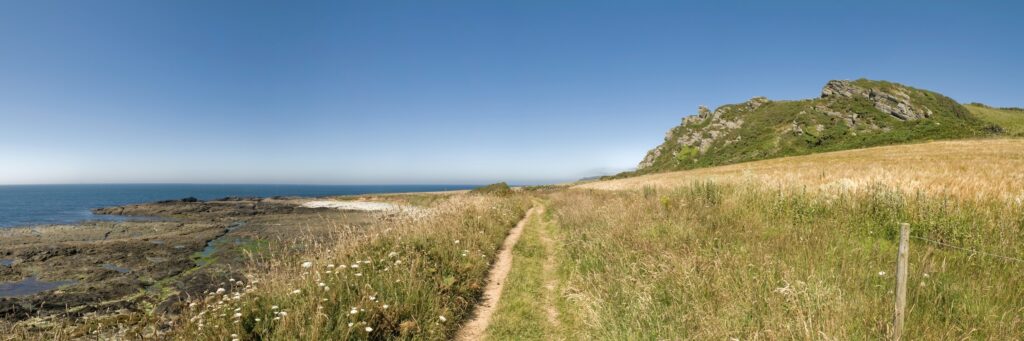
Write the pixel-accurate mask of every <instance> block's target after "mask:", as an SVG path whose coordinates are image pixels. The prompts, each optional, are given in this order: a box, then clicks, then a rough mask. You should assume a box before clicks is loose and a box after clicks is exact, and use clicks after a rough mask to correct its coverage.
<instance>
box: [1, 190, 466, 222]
mask: <svg viewBox="0 0 1024 341" xmlns="http://www.w3.org/2000/svg"><path fill="white" fill-rule="evenodd" d="M472 187H474V186H468V185H344V186H322V185H25V186H21V185H15V186H0V227H11V226H25V225H40V224H67V223H75V222H79V221H83V220H100V219H103V220H110V219H124V218H123V217H113V216H97V215H93V214H92V213H91V212H90V211H89V210H90V209H92V208H98V207H106V206H117V205H126V204H135V203H144V202H151V201H158V200H169V199H181V198H186V197H196V198H199V199H202V200H210V199H218V198H223V197H228V196H237V197H270V196H278V195H281V196H309V197H315V196H325V195H346V194H369V193H396V192H428V191H441V190H456V189H468V188H472Z"/></svg>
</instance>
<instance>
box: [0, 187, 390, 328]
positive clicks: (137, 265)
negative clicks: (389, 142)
mask: <svg viewBox="0 0 1024 341" xmlns="http://www.w3.org/2000/svg"><path fill="white" fill-rule="evenodd" d="M308 201H309V200H308V199H300V198H264V199H261V198H224V199H220V200H214V201H200V200H195V199H192V198H187V199H183V200H171V201H162V202H156V203H148V204H137V205H126V206H119V207H108V208H100V209H96V210H94V213H96V214H104V215H124V216H145V217H157V218H159V219H157V220H151V221H150V220H146V221H121V222H116V221H93V222H84V223H81V224H76V225H52V226H36V227H24V228H7V229H0V330H2V329H3V327H4V326H5V325H6V326H8V327H10V326H11V325H14V324H20V325H26V324H29V325H32V326H33V327H34V328H46V327H47V326H48V325H50V324H54V323H56V322H55V321H63V322H60V323H62V324H66V323H67V321H74V322H76V323H81V322H82V321H87V320H89V319H90V318H99V317H110V316H118V315H129V314H131V313H138V312H144V313H146V314H157V315H173V314H175V313H177V312H178V311H179V310H180V309H181V308H182V306H183V302H185V300H186V299H187V298H189V297H197V296H201V295H203V294H204V293H206V292H208V291H211V290H216V288H217V287H218V286H223V283H225V282H227V281H228V280H229V279H232V278H243V275H244V271H245V270H246V269H247V268H250V267H252V266H254V265H253V261H252V257H251V255H253V254H259V253H261V252H265V251H266V250H267V249H268V248H270V247H271V244H278V245H287V244H288V243H289V242H290V241H294V240H295V239H297V238H302V239H303V240H305V241H309V240H326V239H327V238H330V236H331V235H332V233H334V232H336V230H337V229H338V228H339V227H340V226H343V227H345V228H346V231H349V232H351V231H356V232H357V233H358V231H360V230H363V229H365V227H366V226H368V225H369V224H371V223H372V222H373V221H375V220H376V219H380V218H381V217H382V215H381V214H380V213H379V212H369V211H357V210H342V209H335V208H330V207H307V206H304V205H303V203H305V202H308Z"/></svg>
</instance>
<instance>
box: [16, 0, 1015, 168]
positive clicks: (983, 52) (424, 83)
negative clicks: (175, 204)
mask: <svg viewBox="0 0 1024 341" xmlns="http://www.w3.org/2000/svg"><path fill="white" fill-rule="evenodd" d="M1021 14H1024V8H1022V7H1021V5H1019V4H1016V3H1015V2H1011V1H998V2H995V1H993V2H987V1H970V2H967V1H899V2H891V3H890V2H888V1H877V2H875V1H847V2H844V3H840V2H831V1H827V2H826V1H814V2H790V3H782V2H773V3H772V4H767V3H762V2H755V1H747V2H734V1H706V2H700V3H689V4H687V3H679V2H661V1H630V2H626V1H621V2H605V1H507V2H497V1H365V2H342V1H324V2H289V1H277V2H262V1H205V0H203V1H199V0H196V1H46V0H43V1H3V2H0V184H2V183H7V184H11V183H134V182H147V183H153V182H187V183H323V184H328V183H329V184H368V183H369V184H386V183H486V182H492V181H497V180H505V181H510V182H516V183H543V182H555V181H563V180H573V179H576V178H579V177H583V176H589V175H595V174H602V173H609V172H616V171H620V170H623V169H627V168H630V167H633V166H635V164H636V163H637V162H638V161H639V160H640V159H641V158H642V157H643V155H644V153H645V152H646V151H647V150H648V149H650V148H652V147H654V146H655V145H657V144H658V143H660V142H661V140H662V138H663V136H664V135H663V134H664V132H665V131H666V130H668V129H669V128H671V127H672V126H675V125H677V124H678V123H679V121H680V119H681V118H682V117H683V116H685V115H689V114H692V113H693V112H695V111H696V107H697V106H698V105H701V104H704V105H708V106H711V107H715V106H718V105H722V104H726V103H734V102H740V101H743V100H746V99H748V98H750V97H753V96H767V97H769V98H773V99H798V98H806V97H813V96H816V95H817V94H818V93H819V91H820V88H821V86H822V85H824V83H825V82H826V81H828V80H830V79H855V78H861V77H866V78H872V79H884V80H891V81H896V82H901V83H905V84H908V85H912V86H916V87H921V88H927V89H931V90H935V91H939V92H942V93H944V94H947V95H949V96H951V97H953V98H955V99H957V100H959V101H962V102H967V101H980V102H984V103H988V104H991V105H996V106H1024V96H1022V94H1024V87H1022V86H1021V84H1022V82H1021V80H1022V79H1024V68H1022V63H1021V62H1020V61H1021V60H1024V55H1022V54H1024V53H1022V52H1024V44H1021V37H1024V29H1022V27H1024V26H1022V25H1020V23H1019V18H1020V16H1021Z"/></svg>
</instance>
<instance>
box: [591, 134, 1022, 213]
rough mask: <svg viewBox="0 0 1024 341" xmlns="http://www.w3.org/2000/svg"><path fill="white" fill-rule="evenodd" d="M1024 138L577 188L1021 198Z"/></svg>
mask: <svg viewBox="0 0 1024 341" xmlns="http://www.w3.org/2000/svg"><path fill="white" fill-rule="evenodd" d="M1022 169H1024V140H1021V139H978V140H955V141H938V142H927V143H918V144H906V145H893V146H884V147H875V148H865V149H854V150H845V151H838V152H829V153H819V154H811V155H804V156H794V157H784V158H778V159H770V160H762V161H754V162H746V163H738V164H732V165H726V166H720V167H711V168H700V169H693V170H686V171H677V172H667V173H656V174H649V175H643V176H637V177H631V178H624V179H615V180H609V181H598V182H591V183H585V184H581V185H579V186H576V187H577V188H589V189H603V190H630V189H640V188H643V187H646V186H653V187H656V188H673V187H679V186H685V185H688V184H690V183H692V182H695V181H713V182H716V183H720V184H746V185H749V186H754V187H764V188H769V189H780V188H789V189H798V190H805V191H809V192H816V193H823V194H839V193H848V192H854V193H858V192H864V191H872V190H873V188H874V187H875V186H877V185H879V184H881V185H884V186H887V187H891V188H893V189H894V190H898V191H901V192H904V193H909V194H916V193H922V194H927V195H930V196H949V197H953V198H956V199H958V200H970V201H985V200H991V199H1000V200H1007V201H1014V202H1021V201H1024V172H1021V170H1022Z"/></svg>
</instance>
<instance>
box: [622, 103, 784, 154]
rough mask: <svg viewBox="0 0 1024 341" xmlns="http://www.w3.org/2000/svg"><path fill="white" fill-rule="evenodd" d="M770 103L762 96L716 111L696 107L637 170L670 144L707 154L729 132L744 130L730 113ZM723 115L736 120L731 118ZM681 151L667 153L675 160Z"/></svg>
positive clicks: (753, 108) (739, 121)
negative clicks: (699, 126) (696, 127)
mask: <svg viewBox="0 0 1024 341" xmlns="http://www.w3.org/2000/svg"><path fill="white" fill-rule="evenodd" d="M769 102H771V101H770V100H768V99H767V98H765V97H754V98H751V99H750V100H748V101H746V102H743V103H741V104H739V105H733V106H722V107H720V108H718V109H715V111H711V110H710V109H708V107H706V106H703V105H701V106H698V107H697V114H696V115H691V116H687V117H684V118H683V122H682V124H681V125H680V126H679V127H676V128H674V129H672V130H669V132H668V133H666V134H665V142H666V143H663V144H661V145H660V146H658V147H657V148H654V149H651V150H650V151H648V152H647V155H646V156H644V159H643V160H642V161H640V164H639V165H637V169H644V168H648V167H651V166H653V165H654V164H655V162H656V161H657V160H658V158H659V157H661V156H662V154H663V153H665V152H666V149H668V148H670V147H669V145H671V144H674V145H676V146H684V147H687V148H693V149H695V150H696V151H697V153H699V154H704V153H706V152H707V151H708V150H709V149H710V148H711V146H712V145H713V144H714V143H715V142H717V141H719V140H720V139H721V138H722V137H724V136H726V135H727V133H728V132H731V131H734V130H738V129H740V128H741V127H743V118H742V117H739V115H730V114H737V113H739V112H744V111H753V110H756V109H757V108H760V107H761V106H762V105H765V104H767V103H769ZM726 116H730V117H732V116H735V117H734V118H732V119H730V118H727V117H726ZM697 125H703V126H702V127H701V128H700V129H690V128H692V127H694V126H697ZM667 142H672V143H667ZM733 142H735V140H728V141H724V143H725V144H730V143H733ZM682 150H683V149H675V150H671V151H668V152H670V153H672V156H673V157H674V156H677V155H679V153H680V151H682ZM687 150H689V149H687Z"/></svg>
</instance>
